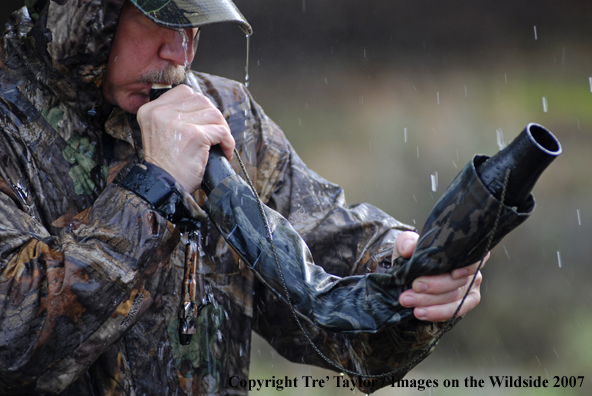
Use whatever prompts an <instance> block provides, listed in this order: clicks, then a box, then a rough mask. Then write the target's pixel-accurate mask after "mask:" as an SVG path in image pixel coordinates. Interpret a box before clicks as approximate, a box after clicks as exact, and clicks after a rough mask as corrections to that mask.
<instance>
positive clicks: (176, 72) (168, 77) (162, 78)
mask: <svg viewBox="0 0 592 396" xmlns="http://www.w3.org/2000/svg"><path fill="white" fill-rule="evenodd" d="M186 77H187V68H185V67H183V66H167V67H164V68H163V69H161V70H149V71H147V72H145V73H144V74H142V75H141V76H140V77H139V78H138V82H141V83H165V84H171V85H179V84H181V83H183V82H184V81H185V80H186Z"/></svg>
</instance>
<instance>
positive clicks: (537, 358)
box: [534, 355, 543, 367]
mask: <svg viewBox="0 0 592 396" xmlns="http://www.w3.org/2000/svg"><path fill="white" fill-rule="evenodd" d="M534 357H535V358H536V360H537V362H539V366H541V367H543V365H542V364H541V361H540V360H539V357H538V356H537V355H534Z"/></svg>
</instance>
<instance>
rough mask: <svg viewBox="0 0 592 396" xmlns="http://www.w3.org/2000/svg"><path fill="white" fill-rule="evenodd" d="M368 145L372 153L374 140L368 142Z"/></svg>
mask: <svg viewBox="0 0 592 396" xmlns="http://www.w3.org/2000/svg"><path fill="white" fill-rule="evenodd" d="M368 145H369V148H370V151H372V140H370V141H369V142H368Z"/></svg>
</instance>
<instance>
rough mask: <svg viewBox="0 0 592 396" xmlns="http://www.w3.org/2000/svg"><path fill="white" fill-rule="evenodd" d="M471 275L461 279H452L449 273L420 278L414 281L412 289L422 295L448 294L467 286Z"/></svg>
mask: <svg viewBox="0 0 592 396" xmlns="http://www.w3.org/2000/svg"><path fill="white" fill-rule="evenodd" d="M472 278H473V275H467V276H465V277H462V278H457V279H455V278H453V277H452V275H451V274H450V273H447V274H441V275H431V276H420V277H419V278H417V279H415V280H414V281H413V284H412V289H413V291H414V292H416V293H422V294H442V293H448V292H451V291H453V290H456V289H458V288H459V287H463V286H466V285H468V284H469V283H470V282H471V279H472Z"/></svg>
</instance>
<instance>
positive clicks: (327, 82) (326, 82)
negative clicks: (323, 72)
mask: <svg viewBox="0 0 592 396" xmlns="http://www.w3.org/2000/svg"><path fill="white" fill-rule="evenodd" d="M325 84H327V85H329V81H328V80H327V77H325Z"/></svg>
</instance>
